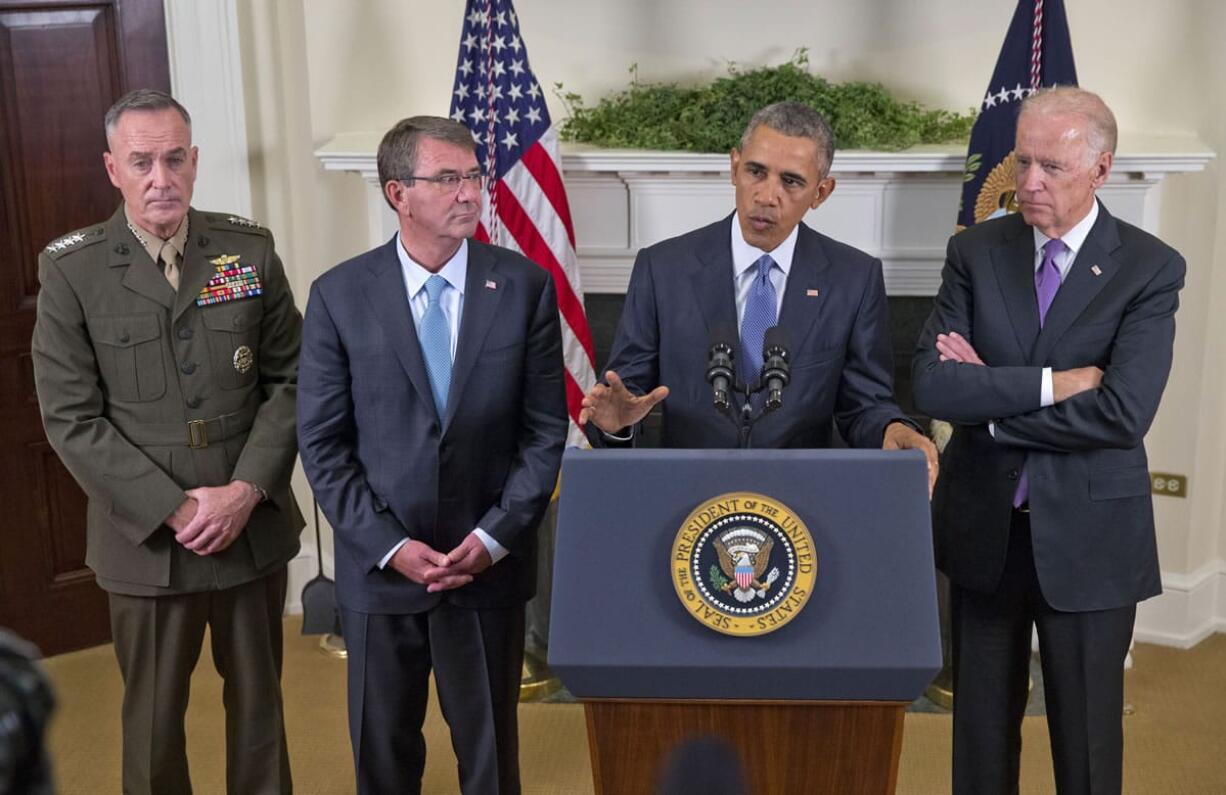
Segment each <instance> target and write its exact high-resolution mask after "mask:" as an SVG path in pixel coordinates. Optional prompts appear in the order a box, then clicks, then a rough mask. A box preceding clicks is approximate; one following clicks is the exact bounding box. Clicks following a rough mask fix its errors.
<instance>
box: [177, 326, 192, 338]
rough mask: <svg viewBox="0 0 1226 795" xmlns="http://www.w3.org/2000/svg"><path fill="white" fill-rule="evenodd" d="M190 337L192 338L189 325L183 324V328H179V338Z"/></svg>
mask: <svg viewBox="0 0 1226 795" xmlns="http://www.w3.org/2000/svg"><path fill="white" fill-rule="evenodd" d="M191 338H192V330H191V327H189V326H184V327H183V328H181V329H179V339H181V340H190V339H191Z"/></svg>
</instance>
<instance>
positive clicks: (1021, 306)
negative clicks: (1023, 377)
mask: <svg viewBox="0 0 1226 795" xmlns="http://www.w3.org/2000/svg"><path fill="white" fill-rule="evenodd" d="M1019 220H1020V216H1019ZM1018 230H1019V231H1018V233H1017V234H1016V235H1015V236H1014V237H1013V238H1012V239H1010V240H1007V241H1005V242H1004V243H1003V244H1001V245H1000V246H998V247H996V248H994V249H992V255H991V256H992V265H993V271H994V272H995V274H996V283H997V284H998V285H999V286H1000V294H1001V299H1002V300H1003V301H1004V304H1005V311H1006V312H1007V313H1008V316H1009V322H1010V323H1011V324H1012V326H1013V333H1014V334H1015V335H1016V337H1017V345H1018V350H1019V353H1020V355H1021V359H1022V360H1023V361H1029V354H1030V352H1031V350H1033V348H1034V344H1035V340H1036V339H1037V338H1038V336H1039V301H1038V298H1037V297H1036V296H1035V292H1034V235H1033V233H1031V231H1030V227H1029V226H1027V225H1026V224H1024V223H1019V224H1018Z"/></svg>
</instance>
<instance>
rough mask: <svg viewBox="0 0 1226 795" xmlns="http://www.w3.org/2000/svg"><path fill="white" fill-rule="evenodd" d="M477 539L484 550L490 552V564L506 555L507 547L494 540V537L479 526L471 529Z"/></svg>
mask: <svg viewBox="0 0 1226 795" xmlns="http://www.w3.org/2000/svg"><path fill="white" fill-rule="evenodd" d="M473 533H475V534H476V536H477V540H478V541H480V542H481V544H482V545H483V546H484V547H485V551H486V552H488V553H490V565H491V566H492V565H493V564H495V563H497V562H498V561H500V560H502V559H503V558H505V557H506V556H507V548H506V547H504V546H503V545H502V544H499V543H498V542H497V541H495V540H494V537H493V536H491V535H490V534H489V533H487V532H485V531H484V530H482V529H481V528H480V527H478V528H477V529H475V530H473Z"/></svg>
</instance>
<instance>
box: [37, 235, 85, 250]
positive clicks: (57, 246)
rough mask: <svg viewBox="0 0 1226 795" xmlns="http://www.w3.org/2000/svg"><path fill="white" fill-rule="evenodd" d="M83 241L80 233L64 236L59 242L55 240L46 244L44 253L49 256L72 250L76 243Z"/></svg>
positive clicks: (83, 236)
mask: <svg viewBox="0 0 1226 795" xmlns="http://www.w3.org/2000/svg"><path fill="white" fill-rule="evenodd" d="M84 240H85V235H84V234H82V233H80V232H74V233H73V234H71V235H65V236H64V237H61V238H60V239H59V240H56V241H54V242H52V243H50V244H48V245H47V248H46V251H47V252H48V253H50V254H57V253H59V252H61V251H64V250H66V249H70V248H72V247H73V246H75V245H77V244H78V243H81V242H83V241H84Z"/></svg>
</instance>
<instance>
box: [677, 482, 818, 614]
mask: <svg viewBox="0 0 1226 795" xmlns="http://www.w3.org/2000/svg"><path fill="white" fill-rule="evenodd" d="M670 564H671V569H672V577H673V587H674V588H675V589H676V590H677V597H678V598H679V599H680V600H681V604H682V605H684V606H685V609H686V611H687V612H688V613H689V614H690V615H691V616H693V617H694V618H695V619H696V620H698V621H701V622H702V623H703V624H705V625H707V626H708V627H710V628H711V629H714V630H716V631H718V632H723V633H724V634H727V635H764V634H766V633H768V632H774V631H775V630H776V629H779V628H780V627H782V626H783V625H784V624H786V623H788V622H789V621H791V620H792V619H793V618H795V617H796V616H797V615H798V614H799V613H800V611H801V610H802V609H803V608H804V606H805V603H806V602H808V601H809V595H810V594H812V593H813V583H814V581H815V580H816V579H817V551H816V549H815V548H814V546H813V536H811V535H810V534H809V529H808V528H807V527H805V523H804V522H803V521H802V520H801V518H800V517H799V516H797V515H796V513H795V512H794V511H792V509H791V508H789V507H787V506H786V505H784V504H783V503H781V502H779V501H778V500H776V499H774V498H772V497H767V496H764V495H762V494H753V493H750V492H743V491H738V492H731V493H729V494H721V495H719V496H718V497H714V498H712V499H710V500H708V501H706V502H704V503H702V504H701V505H699V506H698V507H697V508H695V509H694V510H693V512H691V513H690V515H689V516H687V517H686V518H685V522H684V523H682V525H681V529H680V530H679V531H677V537H676V539H674V541H673V550H672V557H671V558H670Z"/></svg>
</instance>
